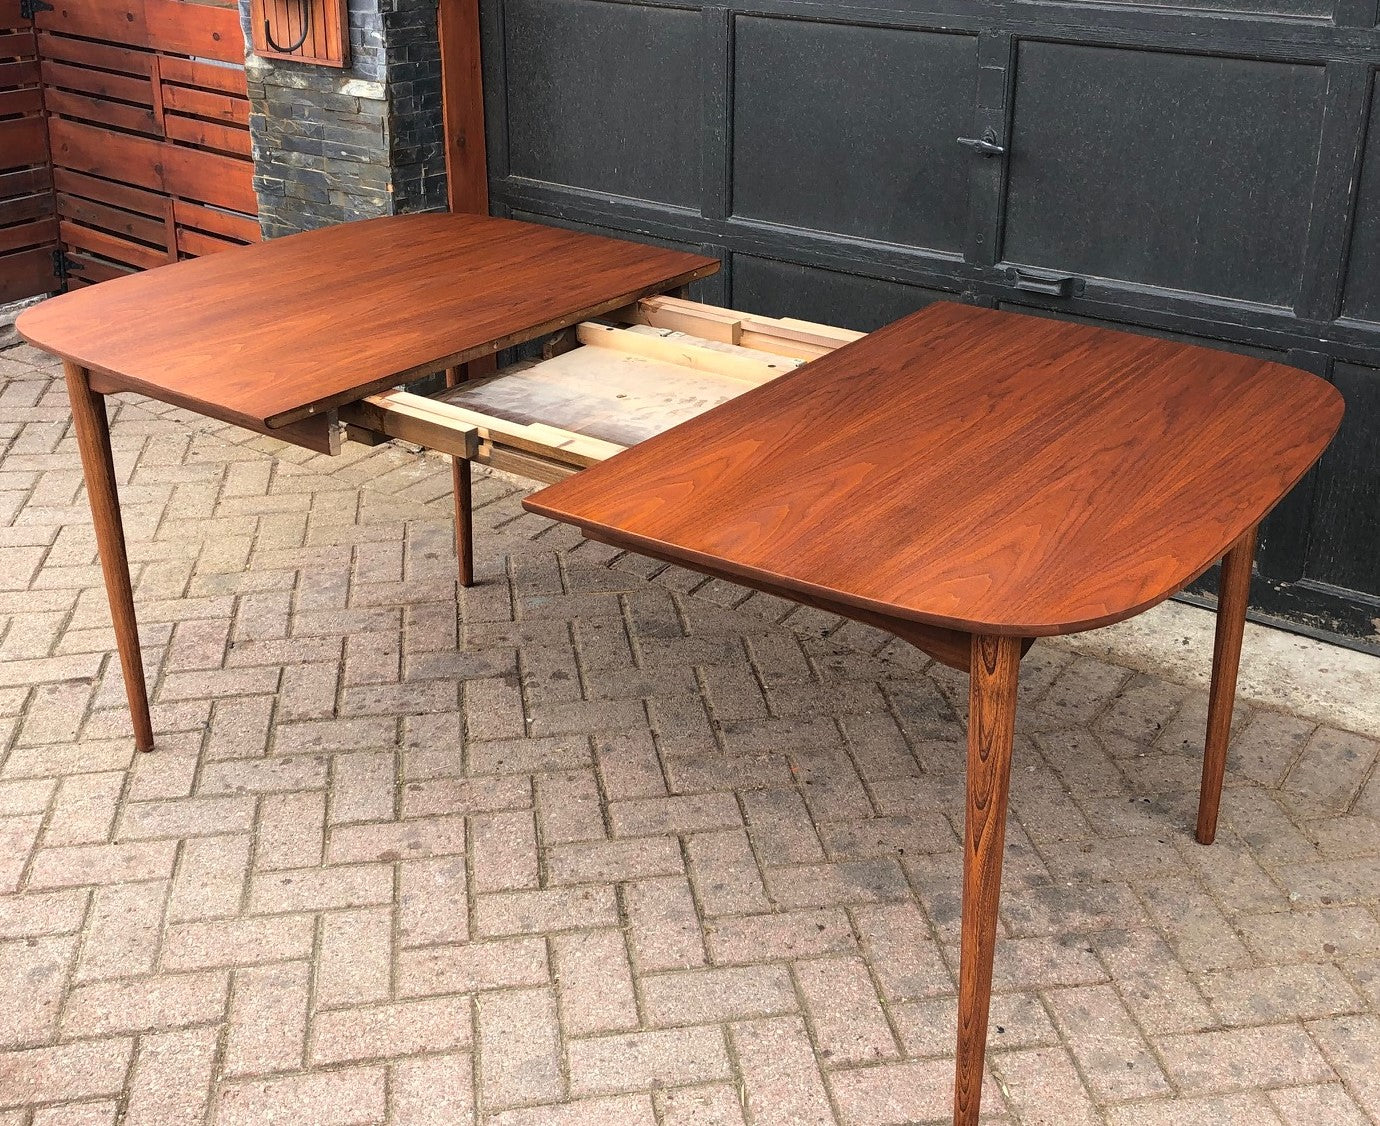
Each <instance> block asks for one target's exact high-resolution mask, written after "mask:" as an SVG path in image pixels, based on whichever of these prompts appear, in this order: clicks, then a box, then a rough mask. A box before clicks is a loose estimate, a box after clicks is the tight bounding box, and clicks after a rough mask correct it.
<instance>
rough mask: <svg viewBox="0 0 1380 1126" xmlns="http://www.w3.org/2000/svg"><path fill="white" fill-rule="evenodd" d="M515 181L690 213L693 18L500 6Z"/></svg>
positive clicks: (693, 190)
mask: <svg viewBox="0 0 1380 1126" xmlns="http://www.w3.org/2000/svg"><path fill="white" fill-rule="evenodd" d="M504 17H505V19H504V22H505V36H504V39H505V68H506V72H507V126H508V137H507V142H508V143H507V149H508V160H509V168H510V170H511V172H512V174H513V175H515V176H524V177H528V178H530V179H535V180H546V181H550V182H552V183H557V184H565V185H570V186H573V187H579V188H586V189H591V190H595V191H602V192H608V193H610V194H614V195H623V196H632V197H636V198H639V199H649V200H655V201H658V202H662V203H670V204H676V205H680V206H695V207H698V205H699V196H700V192H699V184H700V129H701V124H702V122H701V110H700V103H701V97H700V81H701V80H700V72H701V49H700V36H699V22H700V17H699V13H698V11H691V10H687V9H680V8H661V7H647V6H642V5H637V4H621V3H604V2H602V0H507V3H506V6H505V8H504Z"/></svg>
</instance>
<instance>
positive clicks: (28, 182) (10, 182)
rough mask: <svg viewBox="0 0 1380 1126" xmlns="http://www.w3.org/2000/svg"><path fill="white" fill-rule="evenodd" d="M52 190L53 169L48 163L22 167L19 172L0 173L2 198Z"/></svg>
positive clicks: (0, 195)
mask: <svg viewBox="0 0 1380 1126" xmlns="http://www.w3.org/2000/svg"><path fill="white" fill-rule="evenodd" d="M52 190H53V177H52V170H51V169H49V168H48V167H47V166H46V165H45V166H41V167H38V168H22V169H20V170H19V171H18V172H2V173H0V199H14V198H16V197H18V196H26V195H33V194H35V193H36V192H51V191H52Z"/></svg>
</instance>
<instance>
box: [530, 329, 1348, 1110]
mask: <svg viewBox="0 0 1380 1126" xmlns="http://www.w3.org/2000/svg"><path fill="white" fill-rule="evenodd" d="M1341 418H1342V398H1341V395H1340V394H1339V393H1338V392H1337V390H1336V389H1335V388H1333V387H1332V386H1331V385H1330V384H1329V383H1327V382H1326V381H1325V380H1322V379H1320V378H1318V377H1317V376H1315V375H1311V374H1309V373H1307V372H1304V371H1300V370H1298V369H1296V368H1292V367H1287V366H1284V365H1281V364H1278V363H1273V362H1270V361H1267V360H1262V359H1258V358H1254V357H1251V356H1243V355H1236V354H1231V353H1227V352H1222V351H1217V350H1213V349H1208V348H1205V347H1202V346H1199V345H1194V344H1186V343H1181V342H1177V341H1172V340H1164V339H1157V338H1155V337H1152V336H1145V335H1134V334H1130V333H1126V332H1116V331H1110V330H1108V329H1103V328H1097V327H1094V326H1090V325H1086V324H1079V323H1076V322H1071V321H1067V320H1056V319H1052V318H1047V317H1036V316H1031V315H1025V314H1019V313H1013V312H1009V311H1003V310H995V309H986V308H978V307H974V306H966V305H959V304H953V303H949V302H938V303H935V304H932V305H930V306H928V307H926V308H924V309H922V310H921V311H919V312H917V313H913V314H911V315H910V316H908V317H905V318H903V319H902V320H900V321H897V322H896V323H894V324H891V325H889V326H887V327H885V328H882V329H879V330H877V331H875V332H872V333H870V334H868V335H867V336H866V337H864V338H862V339H860V340H858V341H856V342H854V343H851V344H848V345H846V346H844V347H842V348H840V349H838V350H837V351H835V352H832V353H831V354H829V355H827V356H824V357H821V358H819V359H817V360H815V361H814V362H812V363H811V364H809V365H808V367H805V368H802V369H800V370H799V371H795V372H792V373H791V374H789V375H785V376H783V377H781V378H780V379H777V380H774V381H772V382H770V383H768V384H765V385H764V386H762V387H759V388H757V389H754V390H753V391H750V392H748V393H747V394H745V395H742V396H740V397H738V398H735V399H733V400H732V401H731V402H728V403H725V404H723V405H722V406H719V407H716V408H715V409H713V410H711V411H708V412H706V413H705V414H702V415H700V416H698V417H697V418H694V419H691V420H690V421H688V422H685V423H683V424H682V425H680V426H677V427H675V428H673V429H671V430H668V431H666V432H665V433H662V434H660V435H657V436H655V437H652V438H649V439H647V440H646V441H645V442H641V443H639V444H638V445H636V446H634V447H633V448H631V449H629V450H628V451H627V452H626V453H623V454H620V455H619V456H618V457H616V458H612V459H610V460H609V461H606V462H604V463H602V464H600V465H596V466H593V467H591V468H590V469H587V470H585V471H584V472H582V473H580V474H578V475H575V476H572V477H569V478H567V479H566V480H564V481H560V482H557V483H556V484H554V485H551V486H550V487H548V488H546V489H544V490H542V491H540V492H538V493H536V494H535V495H533V496H531V497H529V498H527V499H526V500H525V501H524V502H523V503H524V505H525V507H526V508H528V509H529V510H530V511H532V512H534V513H537V514H539V515H542V516H546V517H548V518H550V519H553V520H559V521H563V522H565V523H568V524H572V525H574V526H575V527H576V528H578V529H579V530H580V531H581V532H582V533H583V534H584V535H585V536H586V537H587V538H589V539H592V540H597V541H600V542H603V543H605V544H610V545H612V546H614V547H618V548H624V549H626V550H629V551H633V552H638V553H640V554H642V555H647V556H651V557H652V558H655V559H660V560H664V561H666V562H669V563H674V564H677V565H679V566H682V567H687V568H690V569H692V570H694V571H698V572H701V573H703V574H706V575H710V576H713V577H715V578H719V579H724V580H727V581H728V582H733V583H739V584H741V585H743V586H746V587H750V588H752V589H755V590H759V591H764V592H766V593H768V594H773V595H778V596H780V597H782V598H786V599H791V600H793V601H795V602H799V603H803V604H804V605H807V606H812V607H815V608H818V609H821V610H824V611H827V612H829V613H832V614H838V615H841V616H842V617H844V618H850V619H854V620H856V621H860V622H864V623H866V624H868V625H872V626H875V627H878V628H879V629H882V630H885V631H887V632H888V633H891V634H893V635H894V636H896V637H899V638H902V639H903V640H905V641H907V642H909V643H911V644H912V645H915V646H916V647H917V648H919V649H921V650H922V651H924V652H925V653H928V654H929V655H931V656H933V657H935V658H936V659H938V660H939V661H942V662H943V663H944V664H946V665H949V666H951V667H953V668H956V669H960V670H963V671H966V672H967V673H968V682H969V691H968V732H967V735H968V738H967V775H966V783H965V789H966V797H965V808H964V840H963V900H962V918H961V931H960V943H959V984H958V1036H957V1060H956V1071H955V1079H954V1110H953V1121H954V1126H975V1124H976V1123H977V1121H978V1115H979V1109H980V1107H979V1104H980V1098H981V1092H982V1076H983V1066H984V1056H985V1051H986V1044H987V1017H988V1008H989V1002H990V999H991V989H992V965H993V956H994V950H995V943H996V936H997V907H998V901H999V898H1000V894H1001V868H1002V853H1003V849H1004V843H1005V831H1006V811H1007V796H1008V793H1009V788H1010V777H1011V759H1012V745H1013V738H1014V731H1015V721H1016V699H1017V696H1016V689H1017V684H1018V680H1019V670H1020V664H1021V658H1022V656H1023V655H1024V654H1025V652H1026V651H1027V650H1028V649H1029V648H1030V646H1031V644H1032V643H1033V642H1034V640H1035V639H1036V638H1040V637H1050V636H1056V635H1060V634H1071V633H1078V632H1082V631H1085V630H1091V629H1097V628H1098V627H1100V626H1106V625H1111V624H1112V623H1115V622H1119V621H1122V620H1124V619H1126V618H1130V617H1132V616H1134V615H1136V614H1139V613H1141V612H1142V611H1145V610H1148V609H1150V608H1151V607H1152V606H1155V605H1156V604H1158V603H1160V602H1162V601H1164V600H1165V599H1167V598H1168V597H1170V596H1171V595H1173V594H1175V593H1177V592H1178V591H1181V590H1183V589H1184V588H1185V587H1186V586H1188V585H1189V584H1190V583H1192V582H1193V581H1194V580H1195V579H1197V578H1198V577H1199V576H1201V575H1202V574H1203V573H1204V572H1205V571H1207V570H1208V569H1209V568H1211V567H1212V566H1213V565H1214V564H1216V563H1218V562H1219V561H1220V562H1221V574H1220V578H1219V597H1218V606H1217V628H1216V637H1215V644H1214V649H1213V664H1212V681H1211V689H1210V693H1209V703H1208V718H1207V733H1206V743H1205V753H1204V757H1203V770H1202V784H1201V789H1200V794H1199V805H1198V823H1197V839H1198V840H1199V841H1200V842H1201V843H1202V844H1205V845H1206V844H1211V843H1212V841H1213V838H1214V836H1215V834H1216V830H1217V816H1218V808H1219V804H1220V801H1221V796H1222V782H1223V776H1224V773H1225V769H1226V762H1227V748H1228V741H1229V738H1230V733H1231V716H1232V707H1233V703H1234V701H1235V695H1236V677H1237V670H1238V664H1239V660H1240V655H1241V644H1242V638H1243V631H1244V628H1245V622H1246V609H1247V603H1248V600H1249V594H1250V583H1251V571H1252V560H1253V557H1254V554H1255V544H1256V537H1257V530H1258V528H1259V526H1260V522H1261V521H1262V520H1263V519H1264V517H1265V516H1266V515H1267V514H1268V513H1269V512H1270V511H1271V509H1273V508H1274V507H1275V505H1276V504H1278V503H1279V502H1280V500H1282V499H1283V498H1284V496H1285V495H1286V494H1288V492H1289V491H1290V489H1292V488H1293V486H1294V485H1295V484H1296V483H1297V482H1298V481H1299V479H1300V478H1301V477H1302V476H1303V474H1304V473H1305V472H1306V471H1307V470H1308V469H1309V467H1310V466H1312V464H1313V463H1314V462H1315V461H1316V460H1317V459H1318V458H1319V457H1320V456H1321V454H1322V452H1323V450H1324V449H1325V448H1326V446H1327V444H1328V442H1329V441H1330V440H1331V438H1332V436H1333V434H1334V433H1335V432H1336V430H1337V427H1338V425H1339V424H1340V422H1341Z"/></svg>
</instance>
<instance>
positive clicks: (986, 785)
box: [954, 634, 1021, 1126]
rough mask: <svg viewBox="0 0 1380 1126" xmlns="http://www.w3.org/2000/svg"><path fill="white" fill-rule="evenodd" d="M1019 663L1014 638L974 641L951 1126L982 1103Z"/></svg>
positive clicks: (971, 1121) (962, 1123) (972, 1116)
mask: <svg viewBox="0 0 1380 1126" xmlns="http://www.w3.org/2000/svg"><path fill="white" fill-rule="evenodd" d="M1020 664H1021V639H1020V638H1019V637H990V636H981V635H978V634H974V635H973V639H972V657H971V664H970V667H969V672H968V678H969V680H968V684H969V686H968V786H967V789H968V800H967V813H966V817H965V820H964V831H963V932H962V939H961V942H960V947H959V974H958V1061H957V1068H956V1074H955V1077H954V1126H976V1123H977V1120H978V1109H979V1106H980V1102H981V1099H982V1073H983V1060H984V1057H985V1056H986V1052H987V1010H988V1005H989V1003H990V1001H991V998H992V955H993V953H994V951H995V947H996V937H997V904H998V902H999V900H1000V898H1001V861H1002V850H1003V848H1004V847H1005V844H1006V798H1007V792H1008V790H1009V786H1010V781H1011V742H1012V738H1013V737H1014V734H1015V727H1016V682H1017V676H1018V673H1019V670H1020Z"/></svg>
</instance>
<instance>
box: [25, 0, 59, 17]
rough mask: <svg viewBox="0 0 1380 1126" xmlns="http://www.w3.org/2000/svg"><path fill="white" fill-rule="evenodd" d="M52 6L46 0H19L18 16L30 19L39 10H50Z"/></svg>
mask: <svg viewBox="0 0 1380 1126" xmlns="http://www.w3.org/2000/svg"><path fill="white" fill-rule="evenodd" d="M52 10H53V6H52V5H51V4H49V3H48V0H19V18H20V19H24V20H31V19H33V18H34V16H36V15H38V13H39V12H51V11H52Z"/></svg>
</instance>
